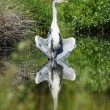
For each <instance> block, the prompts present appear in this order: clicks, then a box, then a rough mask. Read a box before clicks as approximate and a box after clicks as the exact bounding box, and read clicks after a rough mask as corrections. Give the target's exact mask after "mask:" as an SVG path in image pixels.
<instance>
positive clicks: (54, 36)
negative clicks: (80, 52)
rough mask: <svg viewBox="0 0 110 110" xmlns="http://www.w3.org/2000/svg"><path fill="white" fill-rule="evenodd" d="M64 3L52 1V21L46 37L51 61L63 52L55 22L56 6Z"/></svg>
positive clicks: (56, 22) (56, 0) (62, 0)
mask: <svg viewBox="0 0 110 110" xmlns="http://www.w3.org/2000/svg"><path fill="white" fill-rule="evenodd" d="M62 2H66V1H64V0H53V4H52V8H53V20H52V24H51V28H50V32H49V33H50V34H49V37H48V42H49V44H48V48H49V50H50V54H51V59H55V58H56V57H57V55H58V54H60V53H61V52H62V51H63V43H62V39H61V36H60V30H59V27H58V21H57V9H56V6H57V4H58V3H62Z"/></svg>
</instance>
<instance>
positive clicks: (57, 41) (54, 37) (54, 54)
mask: <svg viewBox="0 0 110 110" xmlns="http://www.w3.org/2000/svg"><path fill="white" fill-rule="evenodd" d="M63 2H66V1H65V0H53V2H52V9H53V19H52V23H51V27H50V30H49V32H48V38H47V39H43V38H41V37H39V36H38V35H37V36H36V37H35V41H36V46H37V47H38V48H39V49H40V50H41V51H42V52H43V53H44V54H45V55H46V56H48V58H49V59H57V60H60V59H64V58H65V57H67V56H68V55H69V54H70V52H71V51H72V50H73V49H74V48H75V39H74V38H73V37H71V38H68V39H62V38H61V34H60V30H59V26H58V21H57V9H56V6H57V4H58V3H63Z"/></svg>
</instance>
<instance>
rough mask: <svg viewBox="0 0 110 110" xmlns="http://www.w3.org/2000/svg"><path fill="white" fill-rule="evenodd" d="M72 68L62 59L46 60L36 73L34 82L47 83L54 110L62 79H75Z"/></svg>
mask: <svg viewBox="0 0 110 110" xmlns="http://www.w3.org/2000/svg"><path fill="white" fill-rule="evenodd" d="M75 78H76V74H75V71H74V69H72V67H70V66H69V65H68V64H67V63H66V62H63V61H57V62H56V61H54V60H50V61H48V62H47V63H46V64H45V65H44V66H43V67H42V68H41V70H40V71H39V72H37V73H36V78H35V82H36V84H39V83H41V82H43V81H46V82H47V83H48V85H49V88H50V91H51V94H52V97H53V100H54V110H56V109H57V101H58V94H59V91H60V88H61V82H62V79H67V80H71V81H73V80H75Z"/></svg>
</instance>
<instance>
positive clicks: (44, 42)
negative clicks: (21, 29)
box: [35, 36, 50, 58]
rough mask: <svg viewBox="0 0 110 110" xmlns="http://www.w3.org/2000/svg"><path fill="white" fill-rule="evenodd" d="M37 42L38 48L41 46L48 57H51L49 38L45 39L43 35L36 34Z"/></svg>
mask: <svg viewBox="0 0 110 110" xmlns="http://www.w3.org/2000/svg"><path fill="white" fill-rule="evenodd" d="M35 42H36V46H37V48H39V49H40V50H41V51H42V52H43V53H44V54H45V55H46V56H48V58H50V54H49V49H48V39H43V38H42V37H39V36H36V37H35Z"/></svg>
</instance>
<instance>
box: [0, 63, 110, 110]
mask: <svg viewBox="0 0 110 110" xmlns="http://www.w3.org/2000/svg"><path fill="white" fill-rule="evenodd" d="M0 71H1V74H0V86H1V88H0V110H7V109H8V110H15V109H17V110H110V96H109V92H92V91H91V90H89V88H87V87H85V82H86V81H85V80H87V79H86V78H85V77H86V76H83V75H80V76H81V77H78V73H77V71H76V70H75V69H74V68H73V66H72V67H71V66H70V65H69V64H68V63H67V62H64V61H57V62H55V61H47V62H46V63H45V64H44V65H43V66H42V67H40V68H39V69H38V68H36V62H28V63H25V62H22V63H20V64H19V65H17V66H15V64H13V63H12V62H11V63H10V62H4V63H1V68H0ZM3 71H4V72H3ZM81 79H82V80H81Z"/></svg>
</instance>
